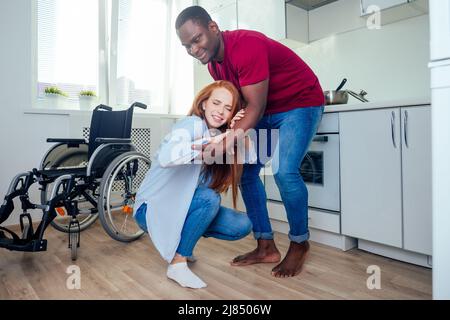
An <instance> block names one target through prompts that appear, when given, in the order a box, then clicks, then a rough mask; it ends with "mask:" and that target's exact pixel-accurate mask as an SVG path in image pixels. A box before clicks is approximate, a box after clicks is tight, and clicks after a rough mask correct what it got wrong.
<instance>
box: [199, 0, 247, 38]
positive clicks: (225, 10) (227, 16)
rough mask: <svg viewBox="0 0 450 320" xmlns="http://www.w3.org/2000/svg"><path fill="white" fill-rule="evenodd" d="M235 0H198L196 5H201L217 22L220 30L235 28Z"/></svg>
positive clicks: (236, 24)
mask: <svg viewBox="0 0 450 320" xmlns="http://www.w3.org/2000/svg"><path fill="white" fill-rule="evenodd" d="M236 1H237V0H199V1H198V5H199V6H201V7H203V8H204V9H205V10H206V11H208V13H209V14H210V15H211V18H212V19H213V20H214V21H215V22H217V24H218V25H219V29H220V30H222V31H223V30H236V29H237V27H238V23H237V17H238V16H237V12H236V10H237V7H236V6H237V4H236Z"/></svg>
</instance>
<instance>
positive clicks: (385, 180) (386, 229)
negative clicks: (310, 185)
mask: <svg viewBox="0 0 450 320" xmlns="http://www.w3.org/2000/svg"><path fill="white" fill-rule="evenodd" d="M399 118H400V110H399V109H398V108H396V109H383V110H370V111H356V112H342V113H341V114H340V115H339V130H340V131H339V134H340V141H341V145H340V150H341V223H342V233H343V234H345V235H349V236H353V237H356V238H362V239H365V240H369V241H374V242H379V243H384V244H387V245H390V246H394V247H401V246H402V215H401V205H402V200H401V175H400V172H401V153H400V139H399V137H400V121H399Z"/></svg>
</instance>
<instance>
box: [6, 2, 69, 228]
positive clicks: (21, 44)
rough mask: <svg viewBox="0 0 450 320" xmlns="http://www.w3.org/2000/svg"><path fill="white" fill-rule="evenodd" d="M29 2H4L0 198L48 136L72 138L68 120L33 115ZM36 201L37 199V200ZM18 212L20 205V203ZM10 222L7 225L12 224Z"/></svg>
mask: <svg viewBox="0 0 450 320" xmlns="http://www.w3.org/2000/svg"><path fill="white" fill-rule="evenodd" d="M31 27H32V26H31V5H30V1H29V0H15V1H1V2H0V43H1V44H2V49H1V50H0V70H2V72H0V150H1V159H0V196H1V197H2V198H3V196H4V194H5V193H6V191H7V189H8V186H9V183H10V181H11V179H12V178H13V177H14V176H15V175H16V174H17V173H19V172H24V171H28V170H31V169H32V168H34V167H37V166H38V165H39V161H40V160H41V157H42V156H43V154H44V150H45V149H46V148H47V147H48V145H47V143H46V142H45V139H46V138H47V137H68V117H67V116H64V115H31V114H24V110H26V109H30V108H31V91H32V87H31V84H32V80H31V75H32V59H31V55H32V53H31V52H32V50H31V30H32V29H31ZM33 199H35V197H33ZM15 206H16V212H19V211H20V203H18V202H16V203H15ZM10 221H11V220H9V221H8V222H7V223H9V222H10Z"/></svg>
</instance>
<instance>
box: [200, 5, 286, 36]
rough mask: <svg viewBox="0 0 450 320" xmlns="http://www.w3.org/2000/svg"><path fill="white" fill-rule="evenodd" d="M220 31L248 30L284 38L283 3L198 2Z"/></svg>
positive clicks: (284, 18) (284, 19)
mask: <svg viewBox="0 0 450 320" xmlns="http://www.w3.org/2000/svg"><path fill="white" fill-rule="evenodd" d="M198 5H199V6H202V7H203V8H205V9H206V10H207V11H208V13H209V14H210V15H211V18H212V19H213V20H214V21H216V22H217V24H218V25H219V28H220V30H222V31H223V30H236V29H248V30H256V31H259V32H262V33H264V34H265V35H266V36H268V37H270V38H272V39H275V40H278V39H283V38H285V37H286V14H285V3H284V1H281V0H199V1H198Z"/></svg>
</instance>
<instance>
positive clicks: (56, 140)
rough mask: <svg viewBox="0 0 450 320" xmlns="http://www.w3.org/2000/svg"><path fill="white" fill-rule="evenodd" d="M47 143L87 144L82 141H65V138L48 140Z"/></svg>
mask: <svg viewBox="0 0 450 320" xmlns="http://www.w3.org/2000/svg"><path fill="white" fill-rule="evenodd" d="M47 142H59V143H67V144H79V143H87V142H86V140H84V139H66V138H61V139H60V138H48V139H47Z"/></svg>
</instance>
